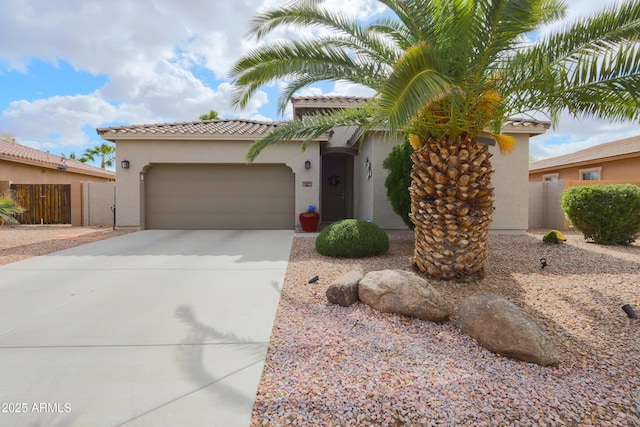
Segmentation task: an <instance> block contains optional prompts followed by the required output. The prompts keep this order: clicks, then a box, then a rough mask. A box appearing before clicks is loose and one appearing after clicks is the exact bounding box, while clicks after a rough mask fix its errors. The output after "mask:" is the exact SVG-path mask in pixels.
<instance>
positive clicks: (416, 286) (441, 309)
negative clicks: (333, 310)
mask: <svg viewBox="0 0 640 427" xmlns="http://www.w3.org/2000/svg"><path fill="white" fill-rule="evenodd" d="M358 296H359V297H360V300H361V301H362V302H364V303H365V304H368V305H370V306H371V307H373V308H375V309H377V310H380V311H384V312H388V313H396V314H401V315H403V316H409V317H417V318H418V319H422V320H429V321H432V322H444V321H446V320H447V319H448V318H449V310H448V309H447V308H446V303H445V301H444V299H443V298H442V296H441V295H440V294H439V293H438V291H436V290H435V289H434V288H433V287H432V286H431V285H429V283H428V282H427V281H426V280H424V279H423V278H421V277H420V276H418V275H416V274H414V273H411V272H409V271H404V270H382V271H372V272H370V273H367V274H366V275H365V276H364V278H363V279H362V280H360V286H359V287H358Z"/></svg>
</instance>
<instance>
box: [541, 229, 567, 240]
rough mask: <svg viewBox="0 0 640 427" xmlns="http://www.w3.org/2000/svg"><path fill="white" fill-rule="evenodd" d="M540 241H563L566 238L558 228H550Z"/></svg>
mask: <svg viewBox="0 0 640 427" xmlns="http://www.w3.org/2000/svg"><path fill="white" fill-rule="evenodd" d="M542 241H543V242H545V243H563V242H566V241H567V238H566V237H564V234H562V233H561V232H559V231H558V230H551V231H549V232H548V233H547V234H545V235H544V237H543V238H542Z"/></svg>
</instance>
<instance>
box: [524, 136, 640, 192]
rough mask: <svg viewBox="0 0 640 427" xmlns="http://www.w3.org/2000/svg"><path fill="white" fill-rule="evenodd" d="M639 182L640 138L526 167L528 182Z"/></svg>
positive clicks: (595, 147) (591, 148)
mask: <svg viewBox="0 0 640 427" xmlns="http://www.w3.org/2000/svg"><path fill="white" fill-rule="evenodd" d="M561 179H564V180H578V181H627V182H630V183H632V182H640V136H634V137H631V138H626V139H621V140H618V141H613V142H609V143H606V144H600V145H596V146H593V147H590V148H586V149H584V150H580V151H577V152H575V153H571V154H565V155H563V156H558V157H552V158H549V159H544V160H538V161H536V162H531V163H529V181H530V182H542V181H559V180H561Z"/></svg>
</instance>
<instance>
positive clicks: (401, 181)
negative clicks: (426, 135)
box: [382, 135, 414, 230]
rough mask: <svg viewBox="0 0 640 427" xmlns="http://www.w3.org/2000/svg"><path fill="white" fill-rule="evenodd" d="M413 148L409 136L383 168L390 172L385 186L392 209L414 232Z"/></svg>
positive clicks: (397, 146) (394, 148)
mask: <svg viewBox="0 0 640 427" xmlns="http://www.w3.org/2000/svg"><path fill="white" fill-rule="evenodd" d="M412 153H413V147H412V146H411V144H409V138H408V137H407V135H405V137H404V142H403V143H402V144H398V145H396V146H395V147H393V149H392V150H391V153H389V156H388V157H387V158H386V159H384V161H383V162H382V167H383V168H385V169H386V170H388V171H389V175H388V176H387V179H386V180H385V181H384V186H385V187H386V188H387V198H388V199H389V202H391V208H392V209H393V211H394V212H395V213H397V214H398V215H400V218H402V220H403V221H404V223H405V224H407V227H409V228H410V229H412V230H413V228H414V225H413V223H412V222H411V219H410V218H409V212H411V196H410V195H409V187H410V186H411V167H412V166H413V162H412V161H411V154H412Z"/></svg>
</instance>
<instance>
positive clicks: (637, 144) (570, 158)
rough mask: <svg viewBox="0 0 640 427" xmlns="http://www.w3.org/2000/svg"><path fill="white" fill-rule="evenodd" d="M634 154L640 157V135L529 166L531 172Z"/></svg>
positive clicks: (540, 161) (539, 161)
mask: <svg viewBox="0 0 640 427" xmlns="http://www.w3.org/2000/svg"><path fill="white" fill-rule="evenodd" d="M633 153H637V154H638V156H640V135H638V136H633V137H631V138H625V139H620V140H617V141H612V142H607V143H605V144H600V145H594V146H593V147H589V148H585V149H584V150H580V151H576V152H575V153H570V154H564V155H562V156H557V157H551V158H548V159H544V160H538V161H536V162H531V163H530V164H529V171H535V170H540V169H547V168H553V167H560V166H564V165H571V164H575V163H582V162H589V161H594V160H600V159H606V158H611V157H617V156H624V155H628V154H633Z"/></svg>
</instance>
